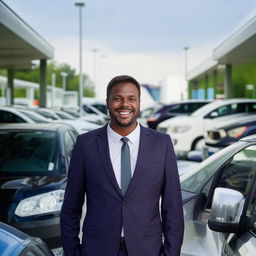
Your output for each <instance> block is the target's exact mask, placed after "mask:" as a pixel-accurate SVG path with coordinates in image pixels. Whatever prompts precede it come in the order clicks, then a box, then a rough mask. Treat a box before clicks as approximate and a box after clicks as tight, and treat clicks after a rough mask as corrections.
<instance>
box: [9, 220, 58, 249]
mask: <svg viewBox="0 0 256 256" xmlns="http://www.w3.org/2000/svg"><path fill="white" fill-rule="evenodd" d="M13 226H14V227H15V228H17V229H19V230H21V231H23V232H25V233H27V234H28V235H30V236H33V237H40V238H41V239H42V240H43V241H44V242H46V243H47V245H48V246H49V247H50V248H51V249H52V248H57V247H61V232H60V218H59V217H55V218H52V219H46V220H38V221H31V222H23V223H15V224H14V225H13Z"/></svg>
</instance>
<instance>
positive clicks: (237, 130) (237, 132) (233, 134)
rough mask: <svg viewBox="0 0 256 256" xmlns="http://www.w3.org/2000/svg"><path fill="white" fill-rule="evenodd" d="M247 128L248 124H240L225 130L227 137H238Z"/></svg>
mask: <svg viewBox="0 0 256 256" xmlns="http://www.w3.org/2000/svg"><path fill="white" fill-rule="evenodd" d="M247 129H248V126H241V127H237V128H234V129H231V130H229V131H227V135H228V137H231V138H239V137H241V136H242V134H243V133H244V132H245V131H246V130H247Z"/></svg>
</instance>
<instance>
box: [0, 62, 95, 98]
mask: <svg viewBox="0 0 256 256" xmlns="http://www.w3.org/2000/svg"><path fill="white" fill-rule="evenodd" d="M61 72H65V73H67V80H66V85H67V86H66V90H67V91H78V90H79V75H78V74H76V70H75V69H74V68H72V67H71V66H70V65H69V64H67V63H61V64H58V63H57V62H56V61H49V62H48V64H47V78H46V83H47V85H51V84H52V73H55V74H56V87H59V88H62V79H63V78H62V76H61ZM0 75H2V76H7V73H6V71H5V70H0ZM39 77H40V66H39V64H37V63H33V64H32V66H31V69H24V70H17V71H15V72H14V78H16V79H21V80H25V81H30V82H35V83H39V79H40V78H39ZM83 79H84V93H83V94H84V96H86V97H94V96H95V90H94V84H93V82H92V81H91V80H90V79H89V77H88V76H87V75H85V74H83ZM38 95H39V93H38V92H37V91H36V92H35V97H36V98H38ZM15 96H16V97H24V92H22V90H15Z"/></svg>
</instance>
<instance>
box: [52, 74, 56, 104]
mask: <svg viewBox="0 0 256 256" xmlns="http://www.w3.org/2000/svg"><path fill="white" fill-rule="evenodd" d="M55 86H56V74H55V73H52V108H53V107H54V100H55Z"/></svg>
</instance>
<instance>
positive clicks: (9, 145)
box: [0, 130, 57, 175]
mask: <svg viewBox="0 0 256 256" xmlns="http://www.w3.org/2000/svg"><path fill="white" fill-rule="evenodd" d="M55 152H56V136H55V133H54V132H48V131H6V130H5V131H0V174H1V175H50V174H51V173H54V171H55V170H56V169H57V163H56V153H55Z"/></svg>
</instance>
